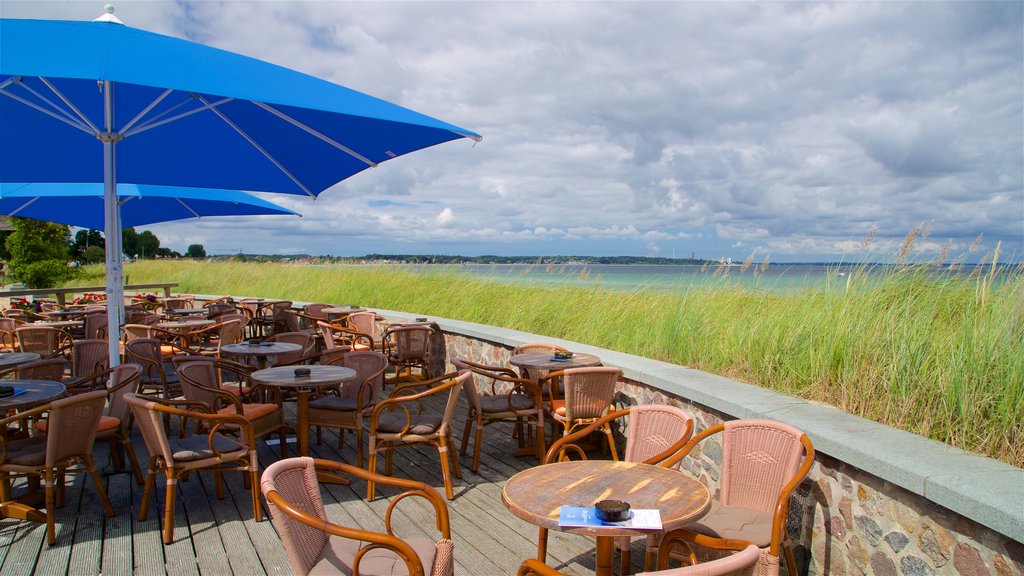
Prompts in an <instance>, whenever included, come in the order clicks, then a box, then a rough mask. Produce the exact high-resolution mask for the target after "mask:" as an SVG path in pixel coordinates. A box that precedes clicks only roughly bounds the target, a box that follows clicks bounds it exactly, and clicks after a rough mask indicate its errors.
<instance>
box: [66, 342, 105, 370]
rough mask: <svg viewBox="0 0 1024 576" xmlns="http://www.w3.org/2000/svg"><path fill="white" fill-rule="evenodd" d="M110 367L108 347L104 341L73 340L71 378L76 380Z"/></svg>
mask: <svg viewBox="0 0 1024 576" xmlns="http://www.w3.org/2000/svg"><path fill="white" fill-rule="evenodd" d="M108 367H110V346H109V344H108V343H107V341H106V340H98V339H89V340H75V341H74V342H72V343H71V378H72V379H77V378H82V377H84V376H88V375H89V374H92V373H94V372H102V371H104V370H106V369H107V368H108Z"/></svg>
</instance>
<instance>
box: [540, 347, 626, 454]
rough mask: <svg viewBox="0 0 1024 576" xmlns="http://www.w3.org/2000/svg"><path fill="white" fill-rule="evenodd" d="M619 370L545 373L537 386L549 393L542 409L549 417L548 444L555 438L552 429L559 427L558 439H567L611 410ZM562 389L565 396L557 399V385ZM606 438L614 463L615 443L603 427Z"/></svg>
mask: <svg viewBox="0 0 1024 576" xmlns="http://www.w3.org/2000/svg"><path fill="white" fill-rule="evenodd" d="M621 376H622V370H619V369H618V368H611V367H603V366H599V367H593V368H569V369H566V370H558V371H555V372H552V373H550V374H548V375H547V376H546V377H545V378H544V381H543V382H542V383H541V385H542V386H543V385H544V384H547V387H548V389H549V390H550V391H551V401H550V402H548V403H547V406H546V409H547V411H548V416H550V418H551V442H552V444H553V443H554V442H555V441H556V440H557V439H558V436H559V435H558V434H556V426H557V425H558V424H561V428H562V433H561V434H560V435H561V436H568V435H569V434H570V433H572V431H573V430H575V429H576V428H579V427H582V426H587V425H589V424H591V423H592V422H595V421H596V420H598V419H600V418H602V417H603V416H604V415H606V414H608V412H609V411H611V410H613V409H614V408H615V407H614V406H613V405H612V403H613V401H614V399H615V387H616V386H617V384H618V380H619V377H621ZM559 381H561V384H562V385H563V386H564V387H565V396H564V397H562V398H560V397H559V393H558V389H559V386H558V384H557V383H558V382H559ZM603 432H604V433H605V436H607V438H608V447H609V448H610V449H611V452H612V459H614V460H618V459H619V457H618V453H617V452H616V450H615V441H614V440H613V439H612V429H611V426H610V425H606V426H605V427H604V428H603Z"/></svg>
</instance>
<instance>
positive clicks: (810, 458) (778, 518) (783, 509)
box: [768, 434, 814, 557]
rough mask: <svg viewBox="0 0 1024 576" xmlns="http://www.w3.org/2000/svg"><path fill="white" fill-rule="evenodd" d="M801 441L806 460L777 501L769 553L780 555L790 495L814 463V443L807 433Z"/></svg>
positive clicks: (783, 488)
mask: <svg viewBox="0 0 1024 576" xmlns="http://www.w3.org/2000/svg"><path fill="white" fill-rule="evenodd" d="M800 442H801V443H802V444H803V445H804V461H803V463H802V464H801V465H800V468H798V469H797V471H796V474H794V475H793V477H792V478H790V480H789V482H787V483H786V485H785V486H783V487H782V491H781V492H779V500H778V502H776V503H775V513H774V514H773V516H772V541H771V544H769V551H768V553H769V554H772V555H773V556H776V557H778V556H779V549H780V547H781V546H782V537H783V535H784V534H785V533H786V532H785V530H786V518H787V517H788V516H789V497H790V495H791V494H792V493H793V490H795V489H796V487H797V486H799V485H800V483H801V482H803V481H804V478H805V477H806V476H807V473H808V472H810V470H811V466H813V465H814V445H813V444H811V439H810V438H808V437H807V435H806V434H804V435H802V436H800Z"/></svg>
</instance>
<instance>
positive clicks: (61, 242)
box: [5, 218, 77, 288]
mask: <svg viewBox="0 0 1024 576" xmlns="http://www.w3.org/2000/svg"><path fill="white" fill-rule="evenodd" d="M11 224H12V225H13V226H14V233H13V234H11V235H10V236H8V238H7V242H6V243H5V245H6V247H7V251H8V252H9V253H10V262H9V264H10V268H11V273H13V274H14V275H15V276H16V277H17V278H18V279H19V280H21V281H22V282H24V283H25V285H26V286H28V287H29V288H52V287H53V286H56V285H58V284H61V283H63V282H67V281H68V280H70V279H72V278H74V277H75V275H76V273H77V269H75V268H69V267H68V245H69V244H70V242H71V229H70V228H68V227H67V226H65V225H63V224H53V223H51V222H43V221H41V220H30V219H28V218H12V219H11Z"/></svg>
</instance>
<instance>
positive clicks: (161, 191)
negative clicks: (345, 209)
mask: <svg viewBox="0 0 1024 576" xmlns="http://www.w3.org/2000/svg"><path fill="white" fill-rule="evenodd" d="M117 198H118V205H119V206H120V208H121V225H122V226H126V227H127V226H145V225H147V224H156V223H158V222H171V221H174V220H186V219H189V218H203V217H207V216H260V215H278V214H290V215H293V216H300V214H299V213H298V212H295V211H293V210H289V209H288V208H285V207H283V206H278V205H277V204H274V203H273V202H268V201H266V200H264V199H262V198H260V197H258V196H254V195H252V194H247V193H245V192H240V191H237V190H215V189H209V188H183V187H178V186H155V185H152V184H118V185H117ZM103 200H104V198H103V184H100V183H90V184H74V183H27V184H13V183H3V184H0V214H3V215H5V216H20V217H22V218H34V219H36V220H46V221H48V222H58V223H60V224H67V225H69V226H78V227H79V228H92V229H94V230H101V229H103V213H104V210H103Z"/></svg>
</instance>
